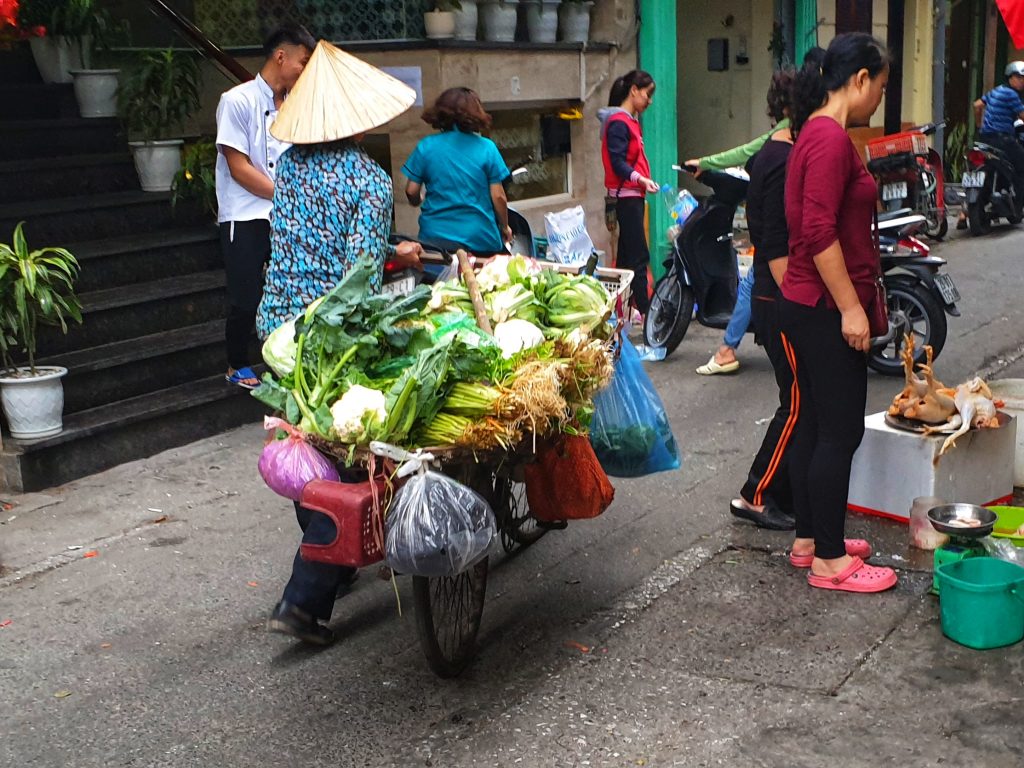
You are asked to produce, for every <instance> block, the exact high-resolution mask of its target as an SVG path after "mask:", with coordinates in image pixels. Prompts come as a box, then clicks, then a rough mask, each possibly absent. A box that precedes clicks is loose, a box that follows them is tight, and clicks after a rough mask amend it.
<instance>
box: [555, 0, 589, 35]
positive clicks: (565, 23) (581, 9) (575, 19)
mask: <svg viewBox="0 0 1024 768" xmlns="http://www.w3.org/2000/svg"><path fill="white" fill-rule="evenodd" d="M593 7H594V4H593V3H589V2H588V3H570V2H565V3H562V42H564V43H585V42H587V40H589V39H590V9H591V8H593Z"/></svg>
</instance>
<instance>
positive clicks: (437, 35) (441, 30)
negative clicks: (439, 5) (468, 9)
mask: <svg viewBox="0 0 1024 768" xmlns="http://www.w3.org/2000/svg"><path fill="white" fill-rule="evenodd" d="M423 26H424V27H425V28H426V30H427V38H428V39H430V40H450V39H451V38H453V37H455V14H454V13H453V12H452V11H430V12H429V13H424V14H423Z"/></svg>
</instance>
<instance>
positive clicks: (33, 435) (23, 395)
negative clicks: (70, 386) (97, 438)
mask: <svg viewBox="0 0 1024 768" xmlns="http://www.w3.org/2000/svg"><path fill="white" fill-rule="evenodd" d="M67 372H68V369H67V368H61V367H59V366H52V367H37V368H36V375H35V376H33V375H31V373H30V371H29V369H28V368H18V369H16V370H15V372H14V374H11V373H9V372H8V373H5V374H0V401H2V402H3V409H4V416H6V417H7V425H8V426H9V427H10V430H11V437H14V438H17V439H18V440H36V439H38V438H41V437H50V436H52V435H57V434H60V432H61V430H62V429H64V420H63V416H64V387H63V385H62V384H61V381H60V380H61V378H63V377H64V376H65V375H66V374H67Z"/></svg>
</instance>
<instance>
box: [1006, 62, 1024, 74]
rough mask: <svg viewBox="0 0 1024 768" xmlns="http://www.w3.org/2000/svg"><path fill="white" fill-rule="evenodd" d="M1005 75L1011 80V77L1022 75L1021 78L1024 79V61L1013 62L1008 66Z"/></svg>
mask: <svg viewBox="0 0 1024 768" xmlns="http://www.w3.org/2000/svg"><path fill="white" fill-rule="evenodd" d="M1003 75H1004V76H1005V77H1007V78H1009V77H1010V75H1020V76H1021V77H1024V61H1011V62H1010V63H1009V64H1007V65H1006V69H1005V70H1004V72H1003Z"/></svg>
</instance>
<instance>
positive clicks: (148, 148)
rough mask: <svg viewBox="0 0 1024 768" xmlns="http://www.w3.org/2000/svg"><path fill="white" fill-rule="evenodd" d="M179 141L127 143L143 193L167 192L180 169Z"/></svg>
mask: <svg viewBox="0 0 1024 768" xmlns="http://www.w3.org/2000/svg"><path fill="white" fill-rule="evenodd" d="M184 143H185V142H184V141H182V140H181V139H169V140H166V141H131V142H128V144H129V146H130V147H131V148H132V155H133V156H134V157H135V170H136V171H137V172H138V174H139V183H140V184H141V185H142V189H143V191H145V192H168V191H170V189H171V184H172V183H173V182H174V175H175V174H176V173H177V172H178V171H179V170H180V168H181V147H182V145H183V144H184Z"/></svg>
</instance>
